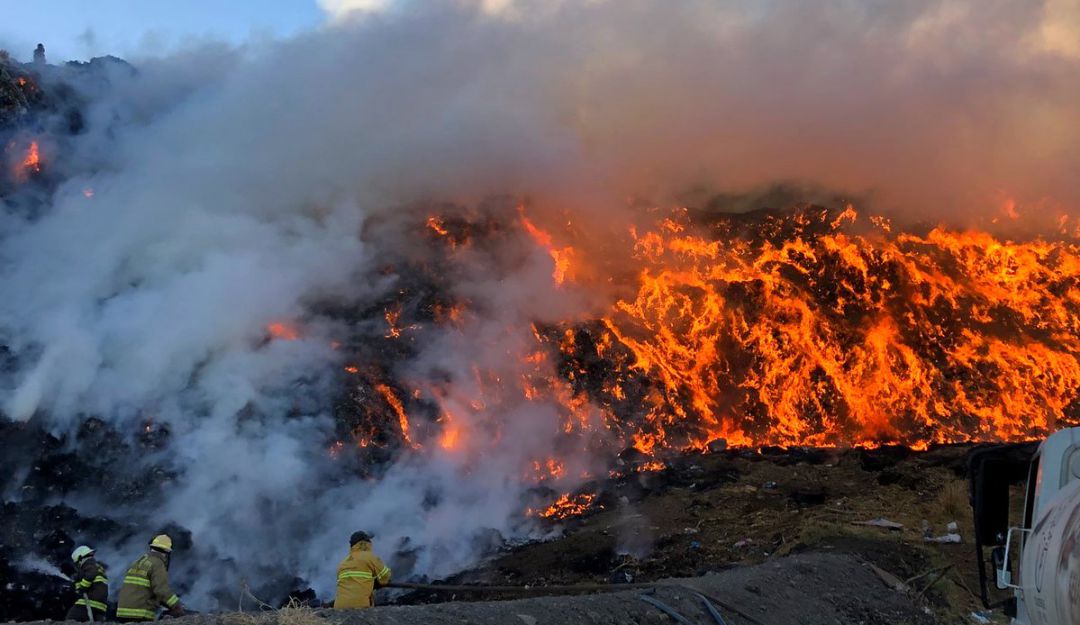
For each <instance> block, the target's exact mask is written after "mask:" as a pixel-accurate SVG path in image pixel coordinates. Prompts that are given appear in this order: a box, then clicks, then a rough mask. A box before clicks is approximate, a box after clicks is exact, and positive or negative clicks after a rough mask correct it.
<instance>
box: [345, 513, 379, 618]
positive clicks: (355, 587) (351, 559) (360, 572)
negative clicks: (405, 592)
mask: <svg viewBox="0 0 1080 625" xmlns="http://www.w3.org/2000/svg"><path fill="white" fill-rule="evenodd" d="M389 583H390V567H388V566H386V565H385V564H383V561H382V560H380V559H379V556H377V555H375V553H374V552H372V551H371V536H369V535H368V534H367V532H353V535H352V537H350V538H349V555H347V556H345V559H344V560H342V561H341V564H339V565H338V576H337V596H336V597H335V598H334V608H335V609H337V610H352V609H356V608H370V607H372V606H374V605H375V589H376V588H382V587H383V586H385V585H387V584H389Z"/></svg>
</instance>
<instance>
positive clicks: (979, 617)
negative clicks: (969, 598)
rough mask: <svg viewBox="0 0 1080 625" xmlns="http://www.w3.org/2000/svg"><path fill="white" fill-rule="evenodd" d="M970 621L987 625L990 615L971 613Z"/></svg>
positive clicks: (986, 613)
mask: <svg viewBox="0 0 1080 625" xmlns="http://www.w3.org/2000/svg"><path fill="white" fill-rule="evenodd" d="M971 620H973V621H975V622H976V623H989V622H990V614H989V613H988V612H972V613H971Z"/></svg>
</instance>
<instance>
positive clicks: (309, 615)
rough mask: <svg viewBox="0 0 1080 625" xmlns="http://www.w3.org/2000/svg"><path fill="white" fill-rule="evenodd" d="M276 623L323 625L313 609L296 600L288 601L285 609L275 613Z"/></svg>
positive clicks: (285, 624) (284, 624)
mask: <svg viewBox="0 0 1080 625" xmlns="http://www.w3.org/2000/svg"><path fill="white" fill-rule="evenodd" d="M277 622H278V625H325V622H324V621H323V619H322V617H320V616H319V615H318V614H317V613H316V612H315V608H312V607H311V606H308V605H305V604H303V603H301V602H299V601H297V600H296V599H290V600H289V603H288V604H287V605H286V606H285V607H283V608H281V609H280V610H278V611H277Z"/></svg>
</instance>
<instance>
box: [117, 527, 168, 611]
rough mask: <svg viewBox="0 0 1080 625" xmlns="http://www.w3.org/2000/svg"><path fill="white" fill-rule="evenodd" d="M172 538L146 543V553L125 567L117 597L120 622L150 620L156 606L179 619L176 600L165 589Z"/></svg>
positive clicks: (159, 538)
mask: <svg viewBox="0 0 1080 625" xmlns="http://www.w3.org/2000/svg"><path fill="white" fill-rule="evenodd" d="M171 553H172V539H171V538H169V537H168V536H166V535H165V534H161V535H159V536H155V537H154V539H153V540H152V541H150V550H149V551H147V552H146V553H145V554H143V555H142V556H140V557H139V559H138V560H136V561H135V562H133V563H132V564H131V566H129V567H128V570H127V573H125V574H124V584H123V585H122V586H120V596H119V597H117V606H116V618H117V620H119V621H121V622H124V621H128V622H130V621H152V620H154V619H155V618H157V611H158V608H160V607H165V608H168V610H169V614H171V615H173V616H183V615H184V608H183V606H181V605H180V597H177V596H176V593H174V592H173V591H172V588H171V587H170V586H169V556H170V554H171Z"/></svg>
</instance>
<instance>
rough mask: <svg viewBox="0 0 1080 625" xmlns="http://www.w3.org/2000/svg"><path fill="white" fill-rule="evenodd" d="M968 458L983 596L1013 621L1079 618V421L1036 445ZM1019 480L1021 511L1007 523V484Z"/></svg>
mask: <svg viewBox="0 0 1080 625" xmlns="http://www.w3.org/2000/svg"><path fill="white" fill-rule="evenodd" d="M970 462H971V466H970V468H971V505H972V508H973V510H974V513H975V544H976V550H977V552H978V559H979V578H980V582H981V583H980V586H981V594H982V600H983V603H984V604H985V605H986V607H987V608H999V607H1000V608H1003V609H1004V610H1005V613H1006V614H1008V615H1009V616H1011V617H1012V618H1013V623H1016V624H1020V625H1080V428H1071V429H1066V430H1061V431H1059V432H1057V433H1056V434H1054V435H1052V436H1050V437H1049V438H1047V439H1046V440H1045V441H1043V442H1042V443H1041V444H1038V445H1037V447H1036V445H1035V444H1030V445H1002V446H997V447H991V448H986V449H980V450H977V451H975V452H973V453H972V455H971V461H970ZM1025 480H1026V488H1025V489H1024V492H1025V496H1024V500H1023V512H1022V515H1021V516H1020V518H1018V519H1016V520H1015V521H1013V522H1012V523H1010V518H1009V517H1010V511H1014V512H1018V511H1019V503H1020V502H1019V501H1016V502H1010V497H1009V494H1010V488H1011V485H1014V484H1018V483H1021V482H1023V481H1025ZM1015 499H1019V498H1018V497H1016V498H1015ZM1016 521H1019V522H1016ZM987 551H989V553H990V558H989V563H990V564H991V565H992V568H993V580H991V579H989V576H988V574H987V564H988V562H987V558H986V553H987ZM991 581H992V582H993V584H994V585H995V586H996V587H997V589H998V590H996V591H993V590H991V589H990V588H989V586H990V584H991ZM991 595H995V596H997V597H1002V596H1004V598H1001V599H999V600H997V601H995V600H994V599H993V598H992V597H991Z"/></svg>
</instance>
